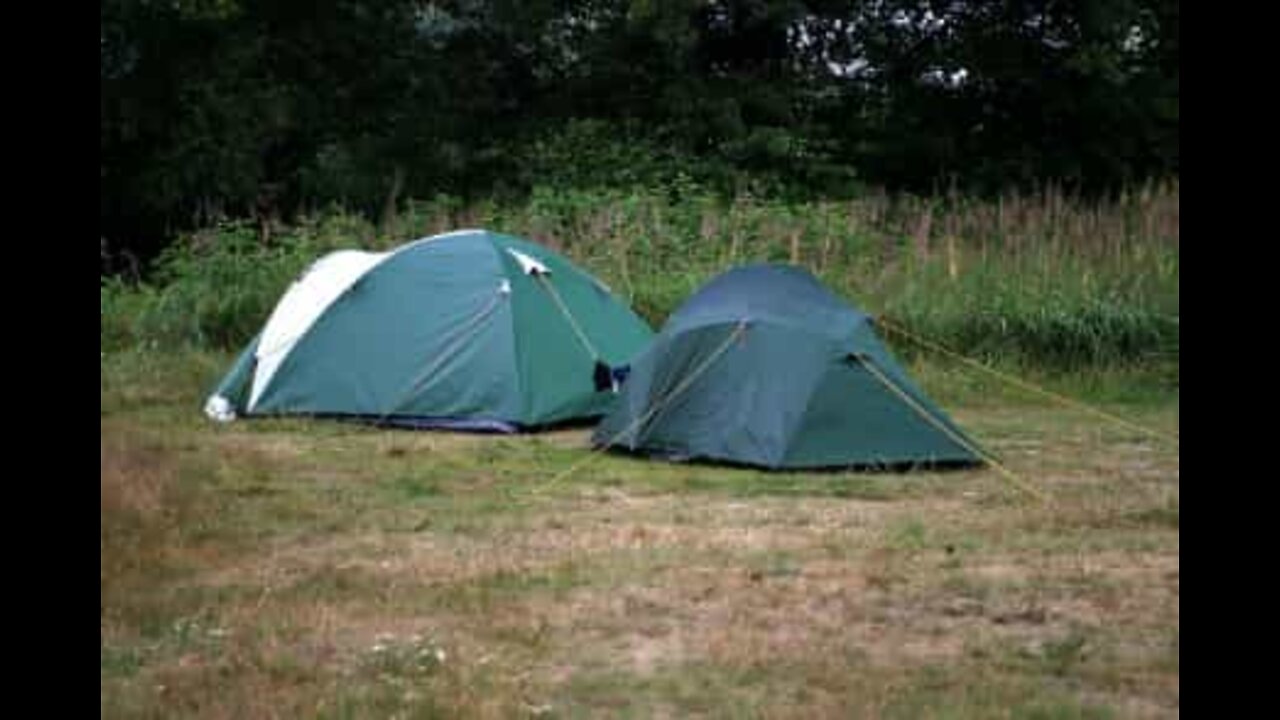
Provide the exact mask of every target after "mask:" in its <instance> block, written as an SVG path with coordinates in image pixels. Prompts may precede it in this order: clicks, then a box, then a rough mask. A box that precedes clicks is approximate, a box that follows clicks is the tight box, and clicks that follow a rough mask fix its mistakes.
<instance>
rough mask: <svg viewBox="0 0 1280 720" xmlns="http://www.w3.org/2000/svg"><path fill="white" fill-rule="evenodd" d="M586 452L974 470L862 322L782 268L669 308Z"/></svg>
mask: <svg viewBox="0 0 1280 720" xmlns="http://www.w3.org/2000/svg"><path fill="white" fill-rule="evenodd" d="M593 442H594V443H595V444H596V446H597V447H602V446H608V447H612V448H614V449H619V450H624V451H632V452H638V453H642V454H647V455H654V456H659V457H664V458H667V459H673V460H706V461H718V462H725V463H731V464H744V465H754V466H761V467H765V468H771V469H786V468H824V467H867V466H870V467H875V466H882V467H885V466H887V467H902V466H912V465H968V464H976V463H978V462H979V457H978V455H977V452H976V450H977V447H976V445H974V443H973V442H972V441H971V440H970V439H969V438H967V437H966V436H965V435H964V434H963V433H962V432H961V430H960V429H959V428H958V427H956V425H955V424H954V423H953V422H952V421H951V419H949V418H948V417H947V416H946V414H944V413H943V412H942V410H941V409H939V408H938V407H937V406H936V405H935V404H934V403H933V402H931V401H930V400H929V399H928V398H927V397H925V395H924V394H923V393H922V392H921V391H920V389H919V388H917V387H916V386H915V384H914V383H913V382H912V381H911V379H910V378H909V377H908V376H907V374H906V373H905V372H904V371H903V369H902V368H901V367H900V366H899V365H898V363H897V362H896V361H895V360H894V359H893V357H892V356H891V354H890V353H889V351H888V349H887V348H886V347H885V346H884V345H883V344H882V342H881V341H880V339H879V338H878V337H877V334H876V331H875V328H874V325H873V321H872V320H871V318H870V317H868V316H867V315H865V314H863V313H862V312H860V311H858V310H857V309H855V308H854V307H852V306H850V305H848V304H847V303H845V302H844V301H842V300H841V299H840V298H838V297H837V296H836V295H834V294H833V293H831V292H830V291H829V290H827V289H826V288H825V287H823V286H822V284H821V283H820V282H819V281H818V280H817V279H816V278H815V277H813V276H812V275H811V274H809V273H808V272H807V271H805V270H803V269H800V268H797V267H793V266H788V265H779V264H763V265H751V266H745V267H740V268H737V269H734V270H731V271H729V272H726V273H724V274H723V275H721V276H719V277H717V278H715V279H713V280H712V281H710V282H709V283H707V284H706V285H705V286H704V287H703V288H702V289H701V290H699V291H698V292H697V293H696V294H695V295H694V296H693V297H691V298H690V299H689V300H688V301H687V302H686V303H685V304H684V305H683V306H682V307H681V308H680V309H679V310H677V311H676V313H675V314H674V315H672V317H671V318H670V319H669V320H668V321H667V323H666V325H665V326H664V327H663V328H662V331H661V332H660V333H659V334H658V336H657V338H656V339H655V340H654V342H653V343H652V344H651V345H650V346H649V348H648V350H646V351H645V352H644V353H643V354H642V355H641V356H640V357H638V358H637V359H636V360H635V363H634V365H633V367H632V370H631V374H630V377H629V378H628V379H627V382H626V384H625V385H624V386H623V388H622V392H621V393H620V395H619V398H618V402H617V404H616V405H615V406H614V409H613V411H612V412H611V413H610V414H609V415H607V416H606V417H605V419H604V420H603V421H602V422H601V423H600V425H598V426H597V427H596V430H595V434H594V436H593Z"/></svg>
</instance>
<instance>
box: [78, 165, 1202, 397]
mask: <svg viewBox="0 0 1280 720" xmlns="http://www.w3.org/2000/svg"><path fill="white" fill-rule="evenodd" d="M1178 197H1179V196H1178V187H1177V185H1176V184H1167V185H1160V186H1150V187H1146V188H1142V189H1139V190H1137V191H1134V192H1131V193H1127V194H1125V195H1124V196H1122V197H1120V198H1119V199H1118V200H1114V201H1110V202H1105V203H1084V202H1080V201H1077V200H1075V199H1072V198H1070V197H1067V196H1065V195H1063V194H1062V193H1061V192H1058V191H1056V190H1052V189H1050V190H1046V191H1044V192H1041V193H1039V194H1036V195H1010V196H1007V197H1004V198H1001V199H999V200H997V201H980V200H975V199H973V198H968V197H963V196H958V195H945V196H939V197H932V198H913V197H890V196H888V195H884V194H879V195H874V194H873V195H869V196H866V197H862V198H859V199H857V200H853V201H842V202H808V203H786V202H780V201H774V200H765V199H759V198H753V197H750V196H742V197H738V198H735V199H732V200H723V199H720V198H718V197H716V196H715V195H713V194H711V193H707V192H704V191H702V190H701V189H700V188H698V187H697V186H695V185H692V184H690V183H684V182H676V183H674V184H672V185H671V186H670V187H667V188H661V189H654V190H644V191H632V192H621V191H610V192H603V191H601V192H595V191H591V192H588V191H581V192H574V191H555V192H552V191H539V192H535V193H534V194H533V195H532V196H531V197H530V198H529V199H528V200H527V201H525V202H522V203H519V204H501V203H496V202H479V203H474V204H463V203H461V202H459V201H458V200H457V199H456V198H451V197H438V198H434V199H431V200H425V201H415V202H411V203H409V205H408V207H407V208H406V209H405V211H404V212H402V213H401V214H399V216H398V217H396V218H395V219H394V220H393V221H392V222H390V223H389V224H388V225H387V226H385V227H382V228H374V227H372V226H370V225H369V224H367V223H365V222H364V221H362V220H359V219H357V218H354V217H352V216H349V215H346V214H343V213H341V212H333V213H329V214H326V215H324V216H321V217H317V218H312V219H308V220H305V221H304V222H302V223H300V224H299V225H297V226H295V227H292V228H288V229H286V230H285V231H284V232H281V233H279V234H277V235H276V236H275V238H274V240H273V242H272V244H271V245H269V246H265V247H264V246H262V245H260V244H259V243H258V242H257V240H256V238H255V236H254V234H253V232H252V230H250V229H249V228H248V227H247V226H240V225H229V226H224V227H221V228H215V229H212V230H210V231H207V232H204V233H200V234H197V235H195V236H193V237H190V238H185V239H183V240H182V241H180V242H178V243H176V244H175V245H174V247H173V248H171V250H170V251H169V252H168V253H167V254H166V255H165V257H164V258H162V259H161V261H160V263H159V264H158V268H157V272H156V274H155V276H154V278H153V279H152V280H151V281H149V282H148V283H146V284H144V285H142V286H126V285H124V284H121V283H117V282H110V283H106V284H104V286H103V290H102V306H103V327H102V343H103V346H104V349H112V348H122V347H126V346H136V345H151V346H156V347H175V346H194V347H202V348H229V347H231V346H234V345H237V344H239V343H241V342H243V341H245V340H247V339H248V338H249V337H250V336H251V335H252V333H253V332H254V331H255V330H256V329H257V328H258V327H259V326H260V325H261V323H262V322H263V321H264V320H265V319H266V317H267V315H268V314H269V312H270V310H271V307H272V306H273V305H274V303H275V301H276V300H277V299H278V297H279V294H280V293H281V292H282V291H283V290H284V289H285V287H286V286H287V285H288V283H289V282H290V280H291V279H292V278H293V277H295V276H296V274H297V273H298V272H299V271H300V270H301V269H303V268H304V267H305V266H306V264H307V263H309V262H310V261H312V260H314V259H315V258H316V257H318V256H319V255H320V254H322V253H323V252H325V251H328V250H331V249H334V248H337V247H363V248H370V249H375V248H387V247H390V246H393V245H396V244H399V243H401V242H404V241H406V240H410V239H413V238H416V237H421V236H424V235H428V234H432V233H436V232H441V231H445V230H452V229H456V228H459V227H486V228H489V229H493V230H499V231H505V232H510V233H513V234H518V235H522V236H525V237H530V238H532V239H534V240H537V241H540V242H542V243H545V244H547V245H548V246H550V247H553V248H555V249H558V250H560V251H561V252H564V253H565V254H567V255H568V256H570V257H571V258H573V259H574V260H576V261H577V262H579V263H580V264H582V265H583V266H584V267H586V268H587V269H589V270H590V271H592V272H594V273H596V274H597V275H598V276H600V277H601V278H602V279H603V280H605V281H606V282H607V283H609V284H610V285H611V286H612V287H613V289H614V291H615V292H616V293H618V294H619V295H620V296H622V297H624V298H625V299H627V300H628V301H630V302H631V303H632V305H633V306H634V307H635V308H636V309H637V311H638V312H640V313H641V314H642V315H644V316H645V317H646V318H647V319H648V320H649V321H651V322H652V323H654V324H655V325H660V324H661V323H662V321H663V320H664V319H665V318H666V317H667V316H668V315H669V314H670V313H671V312H672V311H673V310H674V309H675V308H676V307H678V306H679V304H680V303H681V302H682V301H683V300H684V299H686V298H687V297H688V296H689V295H690V294H691V293H692V292H693V291H695V290H696V289H697V287H698V286H699V285H700V284H702V283H703V282H705V281H706V280H707V279H709V278H711V277H712V276H714V275H716V274H718V273H719V272H722V271H723V270H725V269H727V268H729V267H731V266H733V265H736V264H741V263H747V262H760V261H776V262H791V263H796V264H800V265H803V266H805V267H807V268H809V269H810V270H812V271H813V272H814V273H816V274H817V275H818V276H819V277H821V278H822V279H823V281H824V282H826V283H827V284H828V285H830V286H831V287H833V288H834V289H835V290H837V291H838V292H840V293H841V294H842V295H843V296H845V297H846V298H848V299H849V300H850V301H852V302H853V303H854V304H856V305H858V306H860V307H862V308H863V309H864V310H866V311H868V312H871V313H873V314H876V315H881V316H883V317H885V318H888V319H891V320H893V321H894V322H895V323H897V324H899V325H901V326H903V327H905V328H907V329H909V330H911V331H914V332H917V333H919V334H921V335H924V336H926V337H929V338H932V339H934V340H937V341H940V342H943V343H946V344H951V345H954V346H955V347H956V348H957V349H959V350H961V351H963V352H966V353H969V354H974V355H978V356H980V357H983V358H985V359H988V360H993V361H999V362H1002V363H1022V364H1035V365H1037V366H1046V367H1050V368H1080V367H1093V366H1099V365H1108V366H1109V365H1132V364H1143V363H1153V362H1155V363H1163V364H1164V365H1166V366H1171V367H1172V368H1174V370H1173V372H1174V375H1175V376H1176V365H1177V354H1178V294H1179V288H1178V243H1179V237H1178Z"/></svg>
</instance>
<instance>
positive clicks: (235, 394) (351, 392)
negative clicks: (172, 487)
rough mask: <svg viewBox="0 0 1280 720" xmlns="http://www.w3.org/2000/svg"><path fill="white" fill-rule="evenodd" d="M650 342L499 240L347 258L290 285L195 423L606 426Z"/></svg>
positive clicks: (543, 257)
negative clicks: (281, 419) (627, 372)
mask: <svg viewBox="0 0 1280 720" xmlns="http://www.w3.org/2000/svg"><path fill="white" fill-rule="evenodd" d="M652 336H653V331H652V330H651V329H650V328H649V326H648V325H647V324H646V323H645V322H644V321H643V320H641V319H640V318H639V317H637V316H636V315H635V313H633V312H632V311H631V310H630V308H628V307H627V306H626V305H625V304H623V303H621V302H619V301H618V300H617V299H616V298H614V297H613V296H612V294H611V293H610V292H609V289H608V288H607V287H605V286H604V285H603V284H602V283H601V282H600V281H599V280H597V279H595V278H594V277H592V276H591V275H589V274H587V273H586V272H584V271H583V270H581V269H579V268H577V267H575V266H574V265H573V264H572V263H570V262H569V261H568V260H566V259H565V258H563V257H561V256H560V255H557V254H556V253H554V252H552V251H550V250H548V249H546V248H544V247H541V246H539V245H536V244H534V243H531V242H528V241H525V240H521V239H519V238H515V237H511V236H509V235H502V234H498V233H493V232H488V231H484V230H462V231H458V232H453V233H446V234H443V235H437V236H434V237H428V238H423V239H421V240H417V241H415V242H411V243H408V244H405V245H402V246H400V247H399V248H397V249H394V250H392V251H390V252H384V253H371V252H363V251H355V250H342V251H338V252H334V253H330V254H329V255H326V256H324V257H322V258H320V259H319V260H318V261H316V262H315V263H314V264H313V265H312V266H311V267H310V268H308V269H307V271H306V272H304V273H303V274H302V276H301V277H300V278H298V280H296V281H295V282H294V283H293V285H292V287H290V288H289V290H288V291H287V292H286V293H285V294H284V296H283V297H282V298H281V299H280V302H279V304H278V305H277V306H276V308H275V310H274V312H273V313H272V315H271V317H270V319H269V320H268V321H267V323H266V326H265V327H264V328H263V330H262V332H261V333H260V334H259V335H258V337H256V338H255V339H254V340H253V341H252V342H251V343H250V344H249V346H248V347H247V348H245V350H244V351H243V352H242V353H241V355H240V357H239V359H238V360H237V361H236V362H235V363H234V365H233V366H232V368H231V369H230V371H229V372H228V373H227V375H226V377H225V378H224V379H223V380H222V382H221V383H220V384H219V385H218V387H217V388H216V389H215V390H214V392H213V394H212V395H211V396H210V397H209V399H208V401H207V402H206V404H205V412H206V414H208V415H209V416H210V417H213V418H214V419H217V420H231V419H234V418H236V417H238V416H255V415H294V414H299V415H315V416H340V417H353V418H358V419H365V420H372V421H377V422H381V423H387V424H394V425H405V426H412V427H446V428H456V429H478V430H495V431H502V432H515V431H518V430H521V429H529V428H536V427H539V426H544V425H549V424H554V423H560V422H565V421H571V420H579V419H585V418H591V417H597V416H599V415H602V414H604V413H605V412H607V411H608V409H609V408H610V406H611V405H612V403H613V401H614V399H615V397H616V395H615V392H616V390H617V381H616V377H617V375H618V374H619V372H618V370H619V368H621V367H622V366H625V365H626V364H627V363H629V362H630V361H631V359H632V358H633V357H634V356H636V355H637V354H639V352H640V351H641V350H643V348H644V347H645V345H646V344H647V343H648V342H649V341H650V339H651V338H652Z"/></svg>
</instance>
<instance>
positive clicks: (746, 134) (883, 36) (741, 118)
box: [101, 0, 1179, 256]
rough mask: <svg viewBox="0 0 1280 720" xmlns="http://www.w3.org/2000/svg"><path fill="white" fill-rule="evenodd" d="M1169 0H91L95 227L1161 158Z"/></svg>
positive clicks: (907, 183)
mask: <svg viewBox="0 0 1280 720" xmlns="http://www.w3.org/2000/svg"><path fill="white" fill-rule="evenodd" d="M1178 78H1179V63H1178V5H1177V3H1176V2H1172V0H1035V1H1032V0H1021V1H1015V0H1003V1H994V0H991V1H976V0H975V1H963V0H864V1H861V2H858V1H848V0H845V1H840V0H809V1H804V0H523V1H521V0H439V1H426V0H379V1H378V2H369V1H368V0H316V1H315V2H311V3H294V2H285V1H283V0H169V1H167V2H160V1H159V0H103V2H102V4H101V102H102V108H101V110H102V112H101V142H102V147H101V203H102V211H101V212H102V214H101V227H102V234H103V237H104V239H105V240H106V241H107V242H109V243H111V245H112V246H113V247H115V248H130V249H132V250H134V251H135V252H137V253H139V254H142V255H144V256H146V255H150V254H153V253H154V252H155V251H157V250H158V249H159V247H160V246H161V245H162V244H163V242H164V240H165V239H166V238H168V237H170V236H171V235H172V234H173V233H174V232H176V231H177V230H180V229H184V228H189V227H192V226H196V225H201V224H206V223H208V222H211V221H212V220H214V219H216V218H219V217H225V216H231V217H246V216H252V215H260V214H270V213H281V214H285V215H288V214H291V213H296V212H299V211H302V210H305V209H308V208H314V207H318V206H323V205H327V204H329V203H334V202H338V203H342V204H345V205H347V206H350V207H354V208H358V209H360V210H362V211H364V212H366V213H368V214H370V216H374V215H376V214H377V213H378V212H380V211H383V210H384V209H386V208H387V207H388V204H389V203H390V205H391V207H394V205H395V203H396V202H398V201H402V200H403V199H405V198H409V197H415V196H430V195H434V194H436V193H441V192H446V193H451V194H456V195H460V196H464V197H477V196H491V195H502V194H518V193H524V192H528V191H529V190H530V189H531V188H532V187H534V186H538V185H549V186H556V185H576V186H581V185H584V184H585V185H592V186H601V185H604V186H608V185H625V184H628V183H653V182H662V181H663V179H664V178H670V177H677V176H678V177H686V178H689V177H691V178H694V179H696V180H697V181H698V182H700V183H702V184H705V185H706V186H708V187H715V188H719V189H721V190H723V191H726V192H736V191H741V190H743V189H744V188H750V189H752V190H753V191H757V192H766V193H774V192H778V193H790V194H796V195H800V196H832V195H840V194H847V193H850V192H854V191H856V189H857V188H858V187H859V183H872V184H877V185H885V186H888V187H890V188H895V189H906V190H916V191H927V190H929V189H930V188H933V187H936V186H937V185H938V184H939V183H949V184H950V183H954V184H957V185H960V186H964V187H968V188H973V189H978V190H984V191H998V190H1002V189H1005V188H1008V187H1010V186H1025V185H1028V184H1034V183H1046V182H1055V183H1060V184H1063V185H1066V186H1070V187H1073V188H1076V189H1078V190H1081V191H1083V192H1106V191H1108V190H1111V189H1114V188H1116V187H1118V186H1120V185H1122V184H1124V183H1128V182H1134V181H1140V180H1143V179H1145V178H1150V177H1156V176H1164V175H1170V174H1174V175H1176V173H1177V171H1178Z"/></svg>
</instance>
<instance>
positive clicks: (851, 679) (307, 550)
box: [101, 354, 1179, 719]
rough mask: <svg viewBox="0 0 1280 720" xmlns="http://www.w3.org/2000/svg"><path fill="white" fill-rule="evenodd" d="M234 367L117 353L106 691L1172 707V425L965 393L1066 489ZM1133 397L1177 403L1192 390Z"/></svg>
mask: <svg viewBox="0 0 1280 720" xmlns="http://www.w3.org/2000/svg"><path fill="white" fill-rule="evenodd" d="M221 369H222V367H221V359H213V358H207V357H200V356H191V357H188V356H182V355H174V356H172V357H169V356H164V357H153V358H148V357H147V356H145V355H143V354H135V355H132V356H129V357H123V358H104V360H103V371H102V418H101V423H102V433H101V437H102V441H101V448H102V450H101V452H102V466H101V475H102V477H101V506H102V510H101V513H102V514H101V523H102V524H101V527H102V530H101V532H102V537H101V540H102V545H101V574H102V577H101V583H102V593H101V603H102V611H101V613H102V618H101V706H102V716H103V717H113V718H114V717H156V718H161V717H163V718H172V717H208V718H268V717H334V718H336V717H351V718H364V717H403V718H417V717H459V718H473V717H474V718H511V717H543V718H553V717H554V718H574V717H645V718H647V717H666V718H684V717H733V718H754V717H761V718H824V717H853V718H860V717H866V718H921V717H926V718H927V717H940V718H992V717H1011V718H1046V719H1049V718H1155V717H1161V718H1163V717H1177V716H1178V713H1179V710H1178V697H1179V671H1178V657H1179V650H1178V638H1179V631H1178V628H1179V612H1178V607H1179V602H1178V597H1179V562H1178V508H1179V498H1178V485H1179V463H1178V450H1177V446H1176V443H1172V442H1161V441H1157V440H1154V439H1151V438H1148V437H1144V436H1143V435H1142V434H1140V433H1136V432H1131V431H1128V430H1125V429H1123V428H1117V427H1114V426H1110V425H1106V424H1103V423H1100V422H1099V421H1097V420H1096V419H1094V418H1092V417H1090V416H1088V415H1082V414H1080V413H1079V412H1076V411H1073V410H1069V409H1064V408H1061V407H1058V406H1053V405H1048V404H1040V403H1032V402H1028V401H1025V400H1019V399H1017V398H1015V397H1011V398H1010V399H1009V400H1007V401H1005V400H1001V399H997V398H993V397H991V396H988V395H983V396H981V397H978V396H975V397H973V398H972V401H971V402H966V401H964V399H963V398H960V399H958V400H955V401H952V402H945V403H944V404H945V405H946V406H947V408H948V410H950V411H951V412H952V414H953V415H954V416H955V417H956V419H957V420H958V421H959V422H960V423H961V424H962V425H963V426H965V427H966V428H967V429H969V430H970V431H971V432H972V433H973V434H974V435H975V436H976V437H977V438H978V439H980V440H981V441H982V442H983V443H984V444H985V445H986V447H987V448H989V449H990V450H992V451H994V452H996V453H998V454H999V455H1000V456H1001V457H1002V458H1003V459H1004V461H1005V463H1006V464H1007V466H1008V467H1009V468H1010V469H1011V470H1012V471H1013V472H1015V473H1017V474H1018V476H1020V477H1022V478H1024V479H1025V480H1026V481H1027V482H1029V483H1031V484H1033V485H1034V486H1035V487H1037V488H1039V489H1041V490H1043V491H1044V492H1046V493H1048V494H1049V495H1050V496H1051V502H1050V503H1048V504H1045V503H1042V502H1040V501H1038V500H1036V499H1035V498H1033V497H1031V496H1029V495H1027V494H1025V493H1023V492H1021V491H1019V490H1018V489H1017V488H1016V487H1015V486H1014V485H1013V484H1011V483H1010V482H1009V481H1007V480H1006V479H1004V478H1002V476H1001V475H1000V474H998V473H996V472H994V471H992V470H989V469H984V470H970V471H960V472H946V473H908V474H858V473H850V472H833V473H805V474H798V473H764V472H756V471H751V470H741V469H730V468H721V467H709V466H681V465H671V464H666V463H659V462H644V461H641V460H637V459H632V458H626V457H616V456H612V455H599V456H595V457H593V458H592V459H590V460H589V461H587V462H585V463H583V462H582V461H583V459H584V458H585V457H587V455H588V452H589V451H588V450H587V439H588V431H586V430H571V431H561V432H555V433H549V434H542V435H532V436H518V437H503V436H474V435H458V434H446V433H413V432H404V431H388V430H377V429H371V428H365V427H361V426H355V425H348V424H342V423H334V422H305V421H296V420H295V421H253V422H242V423H233V424H230V425H226V426H218V425H215V424H213V423H211V422H208V421H206V420H205V419H204V418H203V416H202V415H201V414H200V412H199V407H200V403H201V400H202V394H203V393H204V391H205V390H207V383H208V381H209V380H210V379H212V378H214V377H216V375H217V373H218V372H219V371H220V370H221ZM928 377H929V382H937V379H938V378H939V377H942V376H937V375H930V376H928ZM926 386H927V387H928V383H926ZM1106 409H1108V410H1110V411H1113V412H1117V413H1121V414H1124V416H1125V417H1127V418H1131V419H1133V420H1135V421H1137V422H1139V423H1141V424H1143V425H1145V426H1150V427H1153V428H1156V429H1159V430H1161V431H1164V432H1167V433H1175V432H1176V431H1177V420H1178V401H1177V396H1176V393H1175V394H1172V395H1170V396H1169V397H1167V398H1161V399H1154V400H1152V399H1147V400H1146V401H1144V402H1142V403H1140V404H1133V405H1122V404H1110V405H1107V406H1106ZM575 466H576V469H575V470H574V472H572V473H570V474H569V475H568V476H567V477H563V478H559V479H557V478H558V476H560V475H561V474H562V471H564V470H566V469H567V468H570V467H575Z"/></svg>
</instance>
